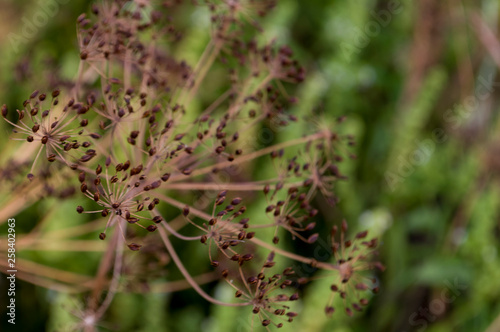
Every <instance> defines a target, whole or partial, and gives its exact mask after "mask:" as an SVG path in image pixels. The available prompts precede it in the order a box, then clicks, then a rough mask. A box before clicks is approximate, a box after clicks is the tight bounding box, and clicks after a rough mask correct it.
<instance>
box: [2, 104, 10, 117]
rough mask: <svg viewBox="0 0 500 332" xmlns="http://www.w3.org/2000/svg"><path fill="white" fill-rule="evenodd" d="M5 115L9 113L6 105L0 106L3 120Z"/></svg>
mask: <svg viewBox="0 0 500 332" xmlns="http://www.w3.org/2000/svg"><path fill="white" fill-rule="evenodd" d="M7 113H9V111H8V109H7V105H5V104H3V105H2V116H3V117H4V118H5V117H7Z"/></svg>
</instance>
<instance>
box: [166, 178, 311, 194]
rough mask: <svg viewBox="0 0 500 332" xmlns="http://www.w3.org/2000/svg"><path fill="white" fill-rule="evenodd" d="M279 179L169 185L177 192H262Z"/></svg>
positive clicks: (296, 184)
mask: <svg viewBox="0 0 500 332" xmlns="http://www.w3.org/2000/svg"><path fill="white" fill-rule="evenodd" d="M278 181H279V179H274V180H270V181H259V182H263V183H259V182H242V183H203V182H198V183H196V182H192V183H169V184H168V189H170V190H171V189H176V190H212V191H219V190H222V189H224V190H230V191H233V192H235V191H260V190H262V189H263V188H264V185H265V184H269V183H274V182H278ZM302 183H303V181H301V182H295V183H287V184H285V185H284V186H283V188H285V189H287V188H291V187H296V186H300V185H301V184H302Z"/></svg>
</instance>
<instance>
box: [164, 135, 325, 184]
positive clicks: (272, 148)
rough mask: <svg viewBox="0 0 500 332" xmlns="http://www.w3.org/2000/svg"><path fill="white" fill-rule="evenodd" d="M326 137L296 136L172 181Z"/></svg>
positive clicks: (174, 178)
mask: <svg viewBox="0 0 500 332" xmlns="http://www.w3.org/2000/svg"><path fill="white" fill-rule="evenodd" d="M326 137H327V133H326V132H319V133H316V134H312V135H309V136H305V137H301V138H296V139H294V140H290V141H287V142H283V143H279V144H275V145H273V146H269V147H267V148H264V149H260V150H258V151H254V152H252V153H249V154H246V155H244V156H241V157H239V158H237V159H235V160H233V161H223V162H220V163H218V164H215V165H212V166H207V167H204V168H200V169H197V170H194V171H193V172H191V174H190V175H183V174H182V175H174V176H172V177H171V181H175V180H179V179H186V178H190V177H195V176H199V175H203V174H207V173H210V172H212V170H213V169H214V168H218V169H224V168H226V167H229V166H234V165H238V164H241V163H244V162H246V161H248V160H252V159H255V158H258V157H261V156H264V155H266V154H269V153H271V152H273V151H276V150H280V149H283V148H286V147H290V146H294V145H299V144H302V143H307V142H311V141H315V140H317V139H322V138H326ZM165 186H167V185H165Z"/></svg>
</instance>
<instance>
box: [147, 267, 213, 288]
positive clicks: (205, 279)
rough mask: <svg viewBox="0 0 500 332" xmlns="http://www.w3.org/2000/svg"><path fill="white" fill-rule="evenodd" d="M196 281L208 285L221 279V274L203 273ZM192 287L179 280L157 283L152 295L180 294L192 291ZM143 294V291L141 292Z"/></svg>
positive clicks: (183, 280)
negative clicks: (186, 290)
mask: <svg viewBox="0 0 500 332" xmlns="http://www.w3.org/2000/svg"><path fill="white" fill-rule="evenodd" d="M193 279H194V281H195V282H196V283H197V284H198V285H200V284H207V283H209V282H212V281H216V280H218V279H219V274H218V273H215V272H208V273H203V274H200V275H198V276H194V277H193ZM190 288H191V285H190V284H189V282H187V280H186V279H182V280H177V281H168V282H163V283H156V284H153V285H152V289H151V292H152V293H173V292H178V291H181V290H185V289H190ZM141 293H142V291H141Z"/></svg>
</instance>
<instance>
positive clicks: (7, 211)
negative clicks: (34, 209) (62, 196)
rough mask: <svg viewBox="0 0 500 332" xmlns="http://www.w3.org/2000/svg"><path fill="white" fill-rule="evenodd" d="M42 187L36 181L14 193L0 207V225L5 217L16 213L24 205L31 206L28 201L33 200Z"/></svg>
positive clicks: (5, 219)
mask: <svg viewBox="0 0 500 332" xmlns="http://www.w3.org/2000/svg"><path fill="white" fill-rule="evenodd" d="M42 189H43V185H42V183H41V182H37V183H36V184H33V185H32V186H30V188H29V189H26V190H24V191H22V192H19V193H15V196H14V197H13V198H12V199H11V200H10V201H9V202H7V203H4V204H3V207H2V209H0V225H1V224H3V223H4V222H7V219H9V218H11V217H12V216H15V215H17V214H18V213H19V212H20V211H23V210H24V209H25V208H26V207H28V206H31V204H28V202H31V201H35V200H36V198H37V197H38V195H40V193H41V191H42Z"/></svg>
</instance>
